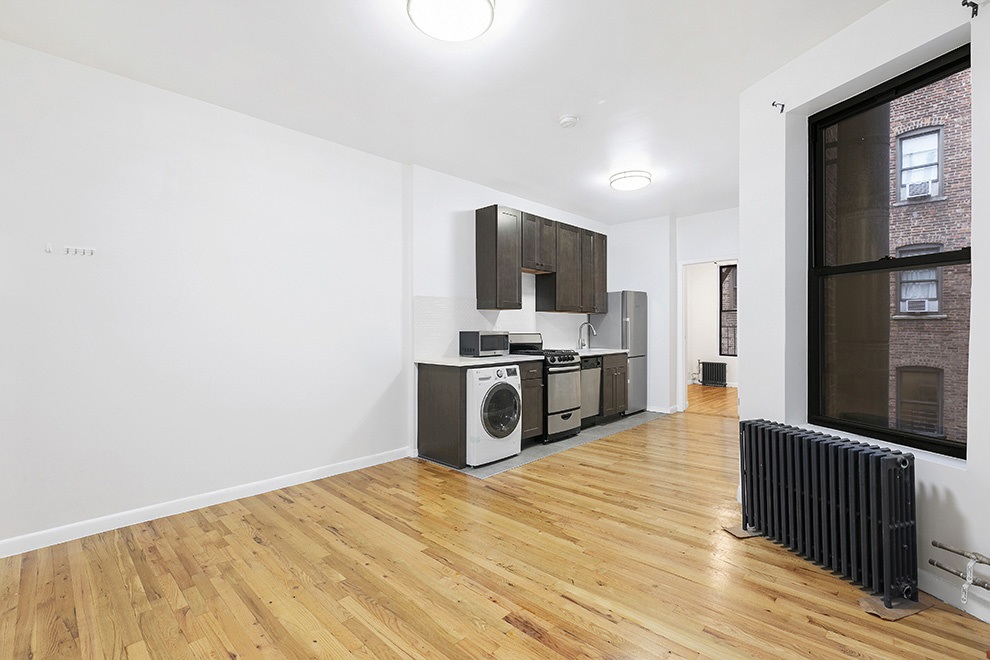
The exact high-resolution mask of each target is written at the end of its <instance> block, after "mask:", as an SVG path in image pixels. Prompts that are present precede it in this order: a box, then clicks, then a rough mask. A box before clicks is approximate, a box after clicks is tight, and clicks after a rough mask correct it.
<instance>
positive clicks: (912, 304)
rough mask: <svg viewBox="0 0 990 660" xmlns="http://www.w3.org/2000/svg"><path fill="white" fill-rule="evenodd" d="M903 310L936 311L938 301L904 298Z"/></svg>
mask: <svg viewBox="0 0 990 660" xmlns="http://www.w3.org/2000/svg"><path fill="white" fill-rule="evenodd" d="M904 311H906V312H937V311H938V301H937V300H927V299H920V300H905V301H904Z"/></svg>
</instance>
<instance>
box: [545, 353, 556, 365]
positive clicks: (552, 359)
mask: <svg viewBox="0 0 990 660" xmlns="http://www.w3.org/2000/svg"><path fill="white" fill-rule="evenodd" d="M556 361H557V358H555V357H554V356H552V355H551V356H550V357H548V358H547V362H550V363H551V364H552V363H554V362H556Z"/></svg>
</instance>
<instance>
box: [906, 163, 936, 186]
mask: <svg viewBox="0 0 990 660" xmlns="http://www.w3.org/2000/svg"><path fill="white" fill-rule="evenodd" d="M937 178H938V166H937V165H931V166H929V167H917V168H914V169H910V170H903V171H902V172H901V184H902V185H905V186H906V185H907V184H909V183H917V182H919V181H934V180H936V179H937Z"/></svg>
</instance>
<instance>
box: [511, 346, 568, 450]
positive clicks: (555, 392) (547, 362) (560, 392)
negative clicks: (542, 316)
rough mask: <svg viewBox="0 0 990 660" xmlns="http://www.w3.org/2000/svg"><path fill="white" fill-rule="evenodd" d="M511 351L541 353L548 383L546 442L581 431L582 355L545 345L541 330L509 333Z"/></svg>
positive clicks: (525, 353) (529, 353) (518, 353)
mask: <svg viewBox="0 0 990 660" xmlns="http://www.w3.org/2000/svg"><path fill="white" fill-rule="evenodd" d="M509 353H514V354H516V355H542V356H543V378H544V381H545V383H546V387H545V388H544V391H545V392H546V401H545V405H544V410H545V411H546V419H545V420H544V421H545V424H544V429H545V432H546V439H545V440H544V442H552V441H553V440H560V439H562V438H566V437H568V436H572V435H575V434H577V432H578V431H580V430H581V358H580V356H579V355H578V352H577V351H575V350H570V349H566V348H543V335H541V334H540V333H538V332H512V333H509Z"/></svg>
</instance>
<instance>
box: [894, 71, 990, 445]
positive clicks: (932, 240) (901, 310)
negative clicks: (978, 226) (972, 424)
mask: <svg viewBox="0 0 990 660" xmlns="http://www.w3.org/2000/svg"><path fill="white" fill-rule="evenodd" d="M889 116H890V188H889V194H890V219H889V252H888V254H889V255H891V256H910V255H912V254H924V253H927V252H936V251H941V252H947V251H950V250H957V249H960V248H964V247H968V246H969V244H970V224H971V219H972V211H971V209H972V203H971V191H972V180H971V174H970V173H971V159H972V156H971V153H972V151H971V148H970V135H971V130H970V129H971V126H970V72H969V69H966V70H964V71H960V72H959V73H956V74H953V75H951V76H949V77H948V78H945V79H943V80H940V81H938V82H935V83H933V84H931V85H928V86H926V87H923V88H922V89H919V90H917V91H915V92H912V93H910V94H907V95H905V96H902V97H900V98H897V99H895V100H893V101H891V102H890V115H889ZM970 272H971V271H970V266H969V264H966V265H961V266H946V267H942V268H929V269H919V270H916V271H901V272H899V273H894V274H892V275H891V276H890V344H889V346H890V349H889V385H890V401H889V420H890V426H891V427H894V428H898V429H901V430H905V431H913V432H917V433H923V434H930V435H935V436H939V437H945V438H946V439H948V440H955V441H963V442H964V441H965V439H966V413H967V399H966V387H967V381H968V364H969V311H970V302H969V301H970V281H971V278H970Z"/></svg>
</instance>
